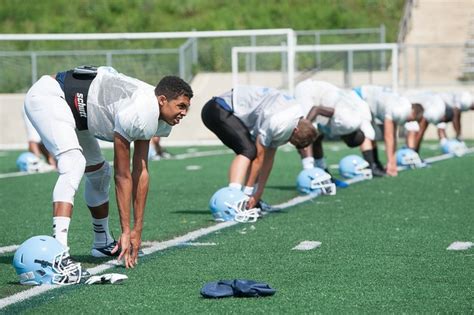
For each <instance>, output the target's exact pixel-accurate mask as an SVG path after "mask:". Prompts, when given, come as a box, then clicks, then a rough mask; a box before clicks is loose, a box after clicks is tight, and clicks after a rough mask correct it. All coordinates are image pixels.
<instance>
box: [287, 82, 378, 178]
mask: <svg viewBox="0 0 474 315" xmlns="http://www.w3.org/2000/svg"><path fill="white" fill-rule="evenodd" d="M295 97H296V99H297V100H298V102H300V103H301V105H302V106H303V110H304V112H305V113H307V116H306V118H307V119H309V120H310V121H312V122H313V124H314V125H315V127H317V128H318V130H319V131H320V132H321V136H320V137H318V138H317V139H316V141H314V142H313V143H312V144H310V145H309V146H308V147H306V148H304V149H300V150H299V153H300V156H301V162H302V164H303V168H304V169H310V168H313V167H315V166H316V167H319V168H322V169H324V170H326V171H327V165H326V162H325V159H324V152H323V147H322V140H323V137H324V136H323V135H327V136H340V137H341V139H342V140H343V141H344V142H345V143H346V144H347V145H348V146H349V147H351V148H354V147H357V146H360V145H361V144H362V143H363V141H364V140H365V138H369V139H374V138H375V131H374V129H373V127H372V125H371V123H370V121H371V115H370V109H369V106H368V105H367V103H365V102H364V101H362V100H361V99H360V98H359V97H358V96H356V95H354V94H351V93H348V92H346V91H344V90H342V89H340V88H338V87H337V86H335V85H333V84H331V83H328V82H324V81H316V80H312V79H308V80H305V81H302V82H300V83H298V84H297V85H296V88H295ZM373 172H374V175H375V176H377V175H378V176H382V175H383V172H382V171H379V170H377V168H375V166H374V168H373ZM336 184H338V185H341V183H340V182H336Z"/></svg>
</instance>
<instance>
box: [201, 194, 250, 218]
mask: <svg viewBox="0 0 474 315" xmlns="http://www.w3.org/2000/svg"><path fill="white" fill-rule="evenodd" d="M248 200H249V197H248V196H247V195H246V194H244V193H243V192H242V191H241V190H240V189H237V188H233V187H224V188H221V189H219V190H218V191H216V192H215V193H214V195H212V197H211V200H210V201H209V208H210V209H211V213H212V216H213V217H214V220H216V221H237V222H255V221H256V220H257V218H258V217H259V214H258V209H256V208H252V209H247V208H246V206H247V201H248Z"/></svg>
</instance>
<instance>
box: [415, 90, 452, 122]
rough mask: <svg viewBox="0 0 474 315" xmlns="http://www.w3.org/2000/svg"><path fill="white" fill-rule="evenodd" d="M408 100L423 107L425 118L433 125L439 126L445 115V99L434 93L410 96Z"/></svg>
mask: <svg viewBox="0 0 474 315" xmlns="http://www.w3.org/2000/svg"><path fill="white" fill-rule="evenodd" d="M407 98H408V100H409V101H410V102H411V103H413V104H415V103H417V104H420V105H421V106H422V107H423V117H424V118H425V119H426V120H427V121H428V122H429V123H432V124H437V123H439V122H440V121H441V119H442V118H443V117H444V115H445V111H446V105H445V104H444V102H443V99H442V98H441V97H440V96H439V95H438V94H434V93H429V92H421V93H416V94H408V95H407Z"/></svg>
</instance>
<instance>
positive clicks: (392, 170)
mask: <svg viewBox="0 0 474 315" xmlns="http://www.w3.org/2000/svg"><path fill="white" fill-rule="evenodd" d="M387 175H388V176H397V175H398V170H397V163H392V162H389V163H387Z"/></svg>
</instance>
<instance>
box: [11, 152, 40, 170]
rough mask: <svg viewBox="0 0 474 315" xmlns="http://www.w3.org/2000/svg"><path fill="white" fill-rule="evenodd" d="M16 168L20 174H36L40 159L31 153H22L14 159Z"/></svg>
mask: <svg viewBox="0 0 474 315" xmlns="http://www.w3.org/2000/svg"><path fill="white" fill-rule="evenodd" d="M16 166H17V167H18V169H19V170H20V171H21V172H28V173H36V172H39V171H40V167H41V159H40V158H39V157H37V156H36V155H34V154H33V153H31V152H23V153H22V154H20V156H19V157H18V158H17V159H16Z"/></svg>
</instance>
